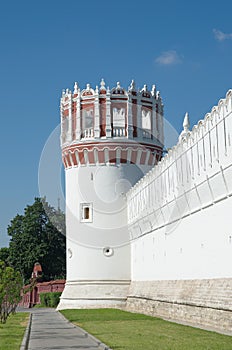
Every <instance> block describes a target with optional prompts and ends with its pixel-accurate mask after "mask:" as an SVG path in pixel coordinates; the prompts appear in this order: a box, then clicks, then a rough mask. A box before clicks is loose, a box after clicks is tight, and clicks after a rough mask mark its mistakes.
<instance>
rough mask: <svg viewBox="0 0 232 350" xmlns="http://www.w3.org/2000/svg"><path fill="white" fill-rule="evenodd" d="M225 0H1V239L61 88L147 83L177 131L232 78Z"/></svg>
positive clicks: (33, 182) (230, 7)
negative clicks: (186, 113)
mask: <svg viewBox="0 0 232 350" xmlns="http://www.w3.org/2000/svg"><path fill="white" fill-rule="evenodd" d="M231 12H232V2H231V1H221V2H220V4H219V3H217V2H212V1H205V2H203V1H198V0H197V1H194V2H187V1H168V0H167V1H154V0H147V1H140V2H136V1H131V0H128V1H121V0H119V1H114V2H112V1H105V0H101V1H91V0H89V1H86V2H82V1H78V0H69V1H67V2H65V1H60V0H56V1H55V0H54V1H52V0H50V1H44V0H41V1H37V2H35V1H23V0H22V1H20V2H19V1H16V0H13V1H10V2H8V3H7V2H3V3H2V4H1V10H0V41H1V47H0V50H1V54H0V99H1V127H0V130H1V137H0V155H1V178H0V179H1V181H0V193H1V196H0V246H6V245H7V243H8V238H7V234H6V228H7V225H8V224H9V223H10V220H11V219H12V218H13V217H14V216H15V215H16V214H17V213H22V212H23V209H24V207H25V206H26V205H27V204H31V203H33V200H34V197H36V196H38V195H39V190H38V167H39V160H40V156H41V152H42V150H43V147H44V145H45V143H46V140H47V139H48V137H49V135H50V134H51V133H52V131H53V130H54V129H55V128H56V127H57V125H58V123H59V98H60V94H61V90H62V89H63V88H66V87H68V88H72V87H73V84H74V81H78V83H79V85H80V86H81V87H82V88H83V87H84V86H85V84H86V83H91V84H93V86H95V85H96V84H99V82H100V80H101V78H102V77H103V78H104V79H105V81H106V85H109V86H110V87H113V86H114V85H115V84H116V82H117V81H120V82H121V85H122V86H124V87H127V86H128V85H129V84H130V81H131V79H135V81H136V83H137V87H141V88H142V87H143V84H147V85H148V86H149V87H150V86H151V85H152V84H156V86H157V89H158V90H160V91H161V96H162V98H163V102H164V111H165V118H166V119H167V120H168V121H169V122H170V123H171V124H172V125H173V126H174V128H175V129H176V130H177V131H178V132H180V131H181V128H182V121H183V117H184V114H185V112H186V111H188V112H189V115H190V121H191V127H192V126H193V124H195V123H197V121H198V120H199V119H201V118H203V117H204V115H205V113H207V112H208V111H210V110H211V108H212V107H213V105H215V104H217V102H218V100H219V99H220V98H223V97H224V96H225V94H226V92H227V90H228V89H230V88H232V78H231V72H232V66H231V62H232V60H231V58H232V24H231Z"/></svg>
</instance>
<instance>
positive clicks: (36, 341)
mask: <svg viewBox="0 0 232 350" xmlns="http://www.w3.org/2000/svg"><path fill="white" fill-rule="evenodd" d="M19 311H27V312H28V311H29V312H31V313H32V315H31V316H32V318H31V325H30V329H29V332H28V336H29V341H28V342H27V343H28V346H26V347H25V350H26V349H28V350H47V349H53V350H61V349H63V350H69V349H72V350H73V349H83V350H85V349H88V350H96V349H99V350H100V349H101V350H103V349H104V350H106V349H109V347H107V346H106V345H105V344H103V343H101V341H99V340H98V339H96V338H94V337H93V336H92V335H90V334H88V333H87V332H85V331H84V330H83V329H81V328H79V327H76V326H74V325H73V324H72V323H70V322H69V321H67V320H66V319H65V317H63V315H62V314H60V313H59V312H58V311H56V310H55V309H47V308H36V309H24V310H22V309H19Z"/></svg>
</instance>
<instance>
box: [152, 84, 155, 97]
mask: <svg viewBox="0 0 232 350" xmlns="http://www.w3.org/2000/svg"><path fill="white" fill-rule="evenodd" d="M151 94H152V96H155V95H156V86H155V85H152V89H151Z"/></svg>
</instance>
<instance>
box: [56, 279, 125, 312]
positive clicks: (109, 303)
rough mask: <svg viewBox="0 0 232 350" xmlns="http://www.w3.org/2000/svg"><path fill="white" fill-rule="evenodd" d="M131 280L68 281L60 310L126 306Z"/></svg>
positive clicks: (61, 298)
mask: <svg viewBox="0 0 232 350" xmlns="http://www.w3.org/2000/svg"><path fill="white" fill-rule="evenodd" d="M129 286H130V281H123V280H121V281H116V280H115V281H109V280H108V281H67V282H66V284H65V289H64V291H63V293H62V295H61V297H60V303H59V305H58V307H57V309H58V310H64V309H83V308H88V309H89V308H105V307H109V308H112V307H124V306H125V305H126V298H127V295H128V290H129Z"/></svg>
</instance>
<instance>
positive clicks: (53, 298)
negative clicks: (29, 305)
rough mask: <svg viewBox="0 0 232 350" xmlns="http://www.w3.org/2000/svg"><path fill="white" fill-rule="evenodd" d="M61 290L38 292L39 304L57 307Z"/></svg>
mask: <svg viewBox="0 0 232 350" xmlns="http://www.w3.org/2000/svg"><path fill="white" fill-rule="evenodd" d="M60 296H61V292H49V293H41V294H40V304H41V306H44V307H57V305H58V304H59V301H60Z"/></svg>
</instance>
